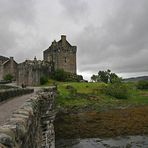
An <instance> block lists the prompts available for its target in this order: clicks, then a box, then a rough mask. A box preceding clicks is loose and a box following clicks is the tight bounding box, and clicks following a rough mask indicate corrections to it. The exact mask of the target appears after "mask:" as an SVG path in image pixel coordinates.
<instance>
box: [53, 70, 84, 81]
mask: <svg viewBox="0 0 148 148" xmlns="http://www.w3.org/2000/svg"><path fill="white" fill-rule="evenodd" d="M51 78H52V79H54V80H57V81H62V82H80V81H81V80H83V77H82V76H81V75H76V74H73V73H70V72H65V71H64V70H63V69H57V70H56V71H54V73H53V74H52V76H51Z"/></svg>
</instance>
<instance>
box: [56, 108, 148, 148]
mask: <svg viewBox="0 0 148 148" xmlns="http://www.w3.org/2000/svg"><path fill="white" fill-rule="evenodd" d="M55 132H56V147H57V148H62V146H63V147H64V146H65V148H83V147H84V148H97V147H98V148H99V147H100V148H104V147H106V148H120V147H121V148H138V147H142V148H148V106H141V107H132V108H126V109H114V110H110V111H106V112H84V113H77V114H62V113H59V114H58V116H57V118H56V121H55ZM128 135H131V136H128ZM136 135H140V136H136ZM98 137H99V138H100V139H99V138H98ZM61 139H64V140H61ZM71 139H73V140H71Z"/></svg>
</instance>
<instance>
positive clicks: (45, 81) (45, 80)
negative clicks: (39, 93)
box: [40, 76, 48, 85]
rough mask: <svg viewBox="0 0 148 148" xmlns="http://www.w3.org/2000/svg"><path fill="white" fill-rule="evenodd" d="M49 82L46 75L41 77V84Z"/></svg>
mask: <svg viewBox="0 0 148 148" xmlns="http://www.w3.org/2000/svg"><path fill="white" fill-rule="evenodd" d="M47 82H48V78H47V77H46V76H42V77H41V78H40V84H41V85H44V84H46V83H47Z"/></svg>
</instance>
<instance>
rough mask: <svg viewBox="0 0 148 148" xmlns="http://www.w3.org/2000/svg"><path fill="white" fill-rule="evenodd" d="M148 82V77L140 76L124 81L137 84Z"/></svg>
mask: <svg viewBox="0 0 148 148" xmlns="http://www.w3.org/2000/svg"><path fill="white" fill-rule="evenodd" d="M143 80H144V81H148V76H140V77H132V78H127V79H123V81H125V82H137V81H143Z"/></svg>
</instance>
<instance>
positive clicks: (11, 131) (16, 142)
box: [0, 87, 56, 148]
mask: <svg viewBox="0 0 148 148" xmlns="http://www.w3.org/2000/svg"><path fill="white" fill-rule="evenodd" d="M55 95H56V88H55V87H50V88H48V89H43V90H42V91H39V92H38V93H37V94H36V95H35V96H33V97H31V98H29V99H28V100H27V101H26V102H25V103H24V104H23V105H22V106H21V107H20V108H19V109H18V110H16V111H15V112H13V114H12V116H11V118H10V119H9V121H7V123H6V124H5V125H3V126H1V127H0V147H2V148H54V143H55V133H54V125H53V122H54V118H55V110H54V98H55Z"/></svg>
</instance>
